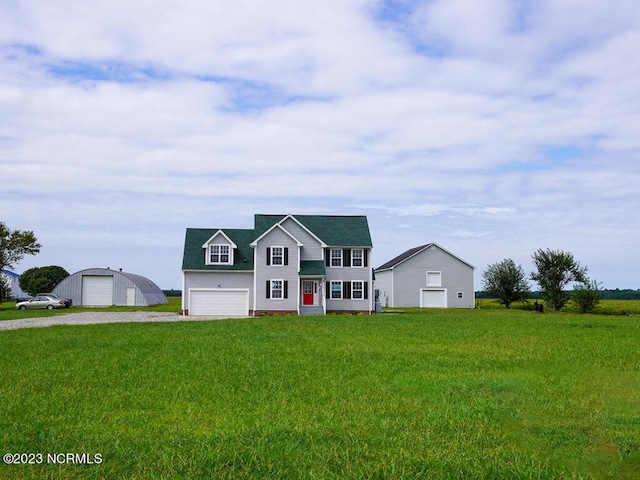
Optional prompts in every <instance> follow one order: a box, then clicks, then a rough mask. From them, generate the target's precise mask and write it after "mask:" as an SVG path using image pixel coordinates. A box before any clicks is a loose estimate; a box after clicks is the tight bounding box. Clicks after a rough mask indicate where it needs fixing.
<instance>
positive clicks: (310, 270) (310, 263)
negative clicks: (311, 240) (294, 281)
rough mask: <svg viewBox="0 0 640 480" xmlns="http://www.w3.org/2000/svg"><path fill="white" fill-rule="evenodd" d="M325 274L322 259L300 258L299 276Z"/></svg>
mask: <svg viewBox="0 0 640 480" xmlns="http://www.w3.org/2000/svg"><path fill="white" fill-rule="evenodd" d="M326 274H327V271H326V269H325V268H324V261H322V260H302V261H300V276H301V277H324V276H325V275H326Z"/></svg>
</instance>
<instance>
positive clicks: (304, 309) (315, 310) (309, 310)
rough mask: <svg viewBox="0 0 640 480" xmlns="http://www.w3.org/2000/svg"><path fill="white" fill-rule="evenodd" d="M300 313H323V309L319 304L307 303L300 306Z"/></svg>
mask: <svg viewBox="0 0 640 480" xmlns="http://www.w3.org/2000/svg"><path fill="white" fill-rule="evenodd" d="M300 315H324V309H323V308H322V306H321V305H312V306H309V305H307V306H304V307H300Z"/></svg>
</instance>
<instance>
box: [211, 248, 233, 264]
mask: <svg viewBox="0 0 640 480" xmlns="http://www.w3.org/2000/svg"><path fill="white" fill-rule="evenodd" d="M230 258H231V256H230V249H229V245H210V246H209V263H218V264H229V263H231V262H230Z"/></svg>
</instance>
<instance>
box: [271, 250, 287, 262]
mask: <svg viewBox="0 0 640 480" xmlns="http://www.w3.org/2000/svg"><path fill="white" fill-rule="evenodd" d="M283 264H284V247H271V265H283Z"/></svg>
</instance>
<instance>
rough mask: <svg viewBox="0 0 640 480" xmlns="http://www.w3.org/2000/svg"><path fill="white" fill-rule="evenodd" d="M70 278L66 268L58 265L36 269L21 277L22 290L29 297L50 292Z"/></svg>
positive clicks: (25, 272)
mask: <svg viewBox="0 0 640 480" xmlns="http://www.w3.org/2000/svg"><path fill="white" fill-rule="evenodd" d="M68 276H69V272H67V271H66V270H65V269H64V268H62V267H58V266H57V265H50V266H48V267H34V268H30V269H29V270H25V271H24V273H23V274H22V275H20V280H19V282H20V288H21V289H22V290H24V291H25V292H27V293H29V295H36V294H37V293H39V292H50V291H51V290H53V287H55V286H56V285H57V284H58V283H60V282H61V281H62V280H64V279H65V278H67V277H68Z"/></svg>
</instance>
